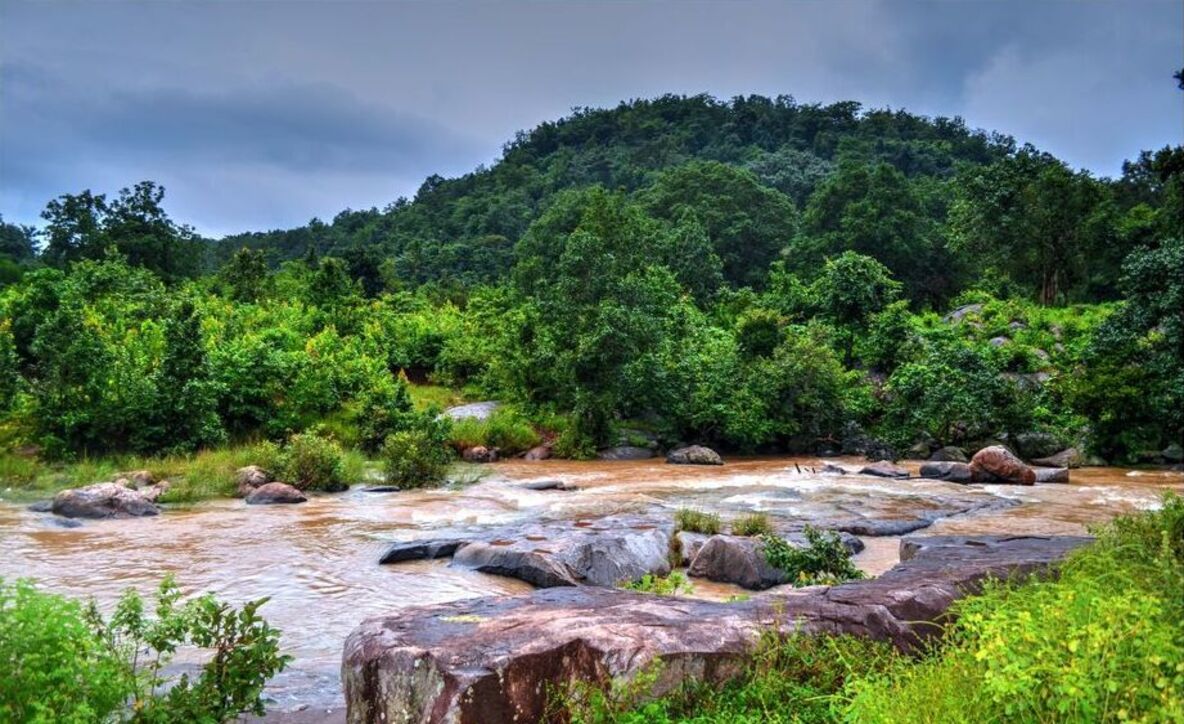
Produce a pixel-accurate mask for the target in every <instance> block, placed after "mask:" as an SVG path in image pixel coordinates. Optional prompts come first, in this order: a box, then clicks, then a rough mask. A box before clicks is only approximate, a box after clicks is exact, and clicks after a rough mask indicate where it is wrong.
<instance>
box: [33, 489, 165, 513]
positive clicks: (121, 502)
mask: <svg viewBox="0 0 1184 724" xmlns="http://www.w3.org/2000/svg"><path fill="white" fill-rule="evenodd" d="M161 492H163V490H162V489H160V488H156V487H155V486H154V487H152V488H147V489H145V490H133V489H132V488H129V487H126V486H123V485H119V484H117V483H96V484H94V485H88V486H86V487H84V488H73V489H70V490H63V491H61V492H60V493H58V494H57V495H55V496H53V502H52V503H51V505H50V510H51V511H52V512H53V513H54V514H56V515H61V516H64V517H66V518H138V517H144V516H152V515H159V514H160V508H159V507H158V506H157V505H156V503H155V502H154V501H155V500H156V498H157V497H159V495H160V493H161Z"/></svg>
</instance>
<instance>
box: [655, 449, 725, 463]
mask: <svg viewBox="0 0 1184 724" xmlns="http://www.w3.org/2000/svg"><path fill="white" fill-rule="evenodd" d="M666 462H668V463H670V464H671V465H723V464H724V461H723V458H721V457H720V456H719V453H717V452H716V451H714V450H712V449H711V448H709V447H703V446H702V445H689V446H687V447H682V448H679V449H677V450H672V451H671V452H670V453H669V454H668V455H667V456H666Z"/></svg>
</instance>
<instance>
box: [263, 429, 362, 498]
mask: <svg viewBox="0 0 1184 724" xmlns="http://www.w3.org/2000/svg"><path fill="white" fill-rule="evenodd" d="M343 457H344V453H343V452H342V450H341V446H340V445H338V444H337V443H336V442H334V441H333V440H332V439H330V438H328V437H324V436H323V435H321V434H319V433H317V432H315V431H313V432H304V433H299V434H296V435H293V436H291V437H290V438H288V444H287V445H286V446H285V447H284V449H283V450H282V451H281V452H280V456H279V461H278V466H277V469H278V470H279V477H280V479H281V480H284V481H285V482H287V483H289V484H291V485H293V486H295V487H297V488H299V489H300V490H324V491H328V492H335V491H340V490H345V489H347V488H348V487H349V482H348V481H347V480H346V479H345V467H344V461H343Z"/></svg>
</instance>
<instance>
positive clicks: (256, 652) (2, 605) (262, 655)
mask: <svg viewBox="0 0 1184 724" xmlns="http://www.w3.org/2000/svg"><path fill="white" fill-rule="evenodd" d="M266 602H267V599H265V598H264V599H260V600H257V601H251V602H249V603H247V604H245V605H244V606H243V607H242V609H237V610H236V609H234V608H233V607H231V606H229V605H227V604H225V603H221V602H219V601H217V600H216V599H214V597H213V596H211V595H208V594H207V595H204V596H199V597H197V598H195V599H192V600H190V601H188V602H185V603H182V602H181V593H180V589H179V588H178V587H177V584H176V583H175V582H174V581H173V580H172V578H171V577H167V578H165V579H164V581H163V582H162V583H161V585H160V588H159V589H158V591H157V594H156V601H155V606H153V611H154V612H155V617H149V616H147V615H146V614H145V604H144V601H143V599H141V598H140V596H139V594H138V593H136V592H135V590H133V589H128V591H127V592H126V593H124V595H123V597H122V598H121V599H120V600H119V603H118V604H117V605H116V607H115V611H114V613H113V614H112V616H111V618H110V620H109V621H105V620H104V619H103V617H102V616H101V615H100V614H99V612H98V609H97V608H96V607H95V606H94V604H93V603H92V604H91V605H90V606H89V607H88V608H87V609H85V610H84V609H83V608H82V607H81V606H80V605H78V604H77V603H76V602H73V601H70V600H68V599H65V598H62V597H61V596H55V595H52V594H47V593H42V592H39V591H37V590H36V589H35V588H34V587H33V585H32V584H31V583H29V582H27V581H18V582H17V583H16V584H14V585H6V584H5V583H4V582H3V581H0V624H2V625H0V661H3V662H4V663H5V665H4V666H2V667H0V719H3V720H4V721H30V722H58V721H65V722H94V721H108V720H111V719H115V720H117V721H119V720H127V721H133V722H174V721H201V722H221V721H228V720H231V719H234V718H236V717H238V716H239V715H240V714H244V713H251V714H255V715H258V716H262V715H263V713H264V706H263V698H262V693H263V687H264V685H265V684H266V683H267V680H268V679H270V678H271V677H272V676H274V675H275V674H277V673H279V672H280V671H282V670H283V668H284V667H285V666H286V665H287V663H288V661H289V657H287V656H285V655H282V654H280V653H279V631H277V630H276V629H274V628H272V627H271V626H270V625H269V624H268V623H267V622H266V621H264V620H263V619H262V618H260V617H259V615H258V609H259V607H260V606H262V605H263V604H264V603H266ZM182 646H186V647H197V648H200V649H204V650H207V651H210V652H212V654H211V656H210V658H209V660H208V661H207V662H206V663H205V664H204V665H203V666H202V667H201V672H200V673H199V674H198V675H196V676H191V675H189V674H182V675H181V676H180V677H179V678H176V679H170V678H168V677H166V676H165V675H164V674H163V672H164V671H165V668H166V667H167V665H168V663H169V661H170V660H171V658H172V655H173V653H174V652H176V650H177V649H178V648H179V647H182Z"/></svg>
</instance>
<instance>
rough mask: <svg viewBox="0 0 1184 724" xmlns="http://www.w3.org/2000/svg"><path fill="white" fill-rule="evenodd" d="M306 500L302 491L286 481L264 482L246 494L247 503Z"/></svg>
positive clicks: (265, 503) (260, 503) (271, 503)
mask: <svg viewBox="0 0 1184 724" xmlns="http://www.w3.org/2000/svg"><path fill="white" fill-rule="evenodd" d="M306 500H308V498H307V497H305V495H304V493H302V492H300V491H299V490H297V489H296V488H293V487H292V486H291V485H288V484H287V483H266V484H264V485H260V486H259V487H258V488H255V489H254V490H252V491H251V493H250V494H249V495H247V505H285V504H291V503H303V502H304V501H306Z"/></svg>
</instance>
